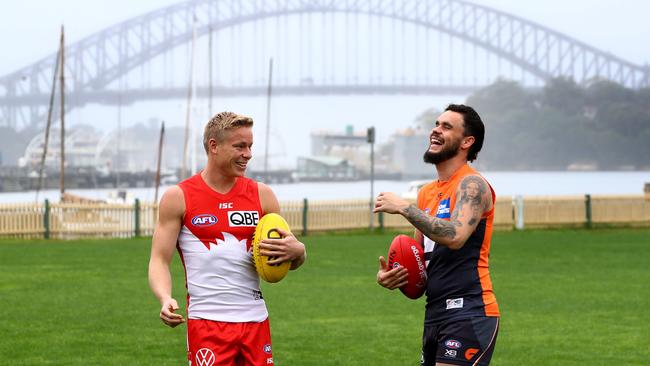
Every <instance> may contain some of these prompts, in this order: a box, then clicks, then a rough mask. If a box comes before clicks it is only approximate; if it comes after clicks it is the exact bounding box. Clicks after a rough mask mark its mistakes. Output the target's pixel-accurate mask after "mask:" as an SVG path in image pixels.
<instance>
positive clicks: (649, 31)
mask: <svg viewBox="0 0 650 366" xmlns="http://www.w3.org/2000/svg"><path fill="white" fill-rule="evenodd" d="M176 2H177V1H174V0H137V1H127V0H110V1H107V0H101V1H99V0H91V1H74V0H55V1H45V0H21V1H15V2H14V1H11V2H9V1H5V2H4V4H3V5H2V8H1V9H2V10H1V11H0V46H2V49H3V57H0V76H3V75H6V74H8V73H11V72H13V71H16V70H18V69H20V68H22V67H24V66H28V65H29V64H31V63H33V62H36V61H38V60H40V59H41V58H43V57H46V56H49V55H51V54H53V53H54V52H55V51H56V48H57V45H58V38H59V29H60V25H61V23H65V27H66V40H67V42H66V43H67V44H71V43H73V42H75V41H78V40H80V39H82V38H84V37H87V36H89V35H91V34H92V33H94V32H97V31H100V30H102V29H104V28H106V27H109V26H111V25H113V24H116V23H119V22H121V21H124V20H127V19H129V18H132V17H135V16H138V15H140V14H143V13H146V12H149V11H152V10H155V9H159V8H162V7H165V6H167V5H171V4H174V3H176ZM472 2H474V3H476V4H481V5H485V6H489V7H492V8H495V9H498V10H501V11H504V12H507V13H511V14H514V15H516V16H519V17H522V18H525V19H528V20H531V21H534V22H536V23H539V24H541V25H543V26H546V27H548V28H551V29H553V30H556V31H559V32H561V33H564V34H566V35H568V36H570V37H573V38H575V39H578V40H580V41H583V42H585V43H587V44H589V45H591V46H593V47H595V48H597V49H600V50H603V51H606V52H611V53H613V54H615V55H617V56H619V57H621V58H623V59H625V60H628V61H631V62H633V63H635V64H647V63H650V47H647V43H648V39H650V22H648V20H647V14H650V1H643V0H619V1H607V0H570V1H567V0H547V1H543V2H541V1H521V0H477V1H472ZM36 9H37V10H36ZM464 98H465V96H448V97H445V96H438V97H425V96H367V97H364V96H354V97H349V96H331V97H326V99H325V98H324V97H281V98H280V97H279V98H276V99H274V102H273V108H272V120H273V121H275V122H276V124H275V125H274V126H275V132H276V136H277V139H278V140H281V141H278V143H276V146H277V145H281V146H283V149H284V151H280V153H282V154H285V155H286V156H287V157H288V158H293V157H294V156H296V155H306V154H308V148H309V138H308V135H309V132H310V131H312V130H318V129H325V128H336V129H339V130H341V131H343V129H344V127H345V125H347V124H351V123H354V124H355V128H356V129H357V130H365V128H366V127H368V126H370V125H375V126H377V127H378V128H377V136H378V140H379V141H380V142H381V141H382V140H386V139H387V137H388V136H389V135H390V134H391V133H392V132H394V129H395V128H398V127H399V126H400V125H403V124H405V123H410V122H411V121H412V120H413V119H414V118H415V117H416V116H418V115H419V114H420V113H421V112H422V111H424V110H425V109H427V108H429V107H438V108H442V107H444V105H445V104H447V103H450V102H463V101H464ZM167 104H169V105H167V106H165V107H168V109H164V108H160V107H159V105H160V103H158V104H155V103H147V102H143V103H138V105H137V108H129V109H125V110H124V111H123V112H122V113H123V116H124V117H123V118H124V119H125V120H128V121H130V122H146V121H147V120H148V119H151V118H153V119H154V120H161V119H165V120H166V121H167V123H169V124H171V125H180V124H182V123H183V119H184V117H183V116H184V102H183V101H178V102H177V103H175V104H174V103H167ZM215 108H216V109H217V110H227V109H229V110H234V111H239V112H242V113H244V114H247V115H250V116H252V117H253V118H254V119H255V120H256V121H257V123H258V127H257V132H256V136H255V138H256V141H257V148H258V149H260V150H257V151H258V152H260V151H263V150H261V149H262V148H261V144H260V142H262V141H263V138H261V135H260V132H261V131H262V127H261V125H262V123H264V121H265V114H266V113H265V111H266V110H265V108H266V101H265V98H262V97H258V98H238V99H237V98H228V99H224V100H220V101H218V103H216V107H215ZM96 109H97V108H95V109H93V107H86V108H83V109H82V110H75V111H73V112H72V113H71V116H70V121H71V123H72V124H74V123H84V122H87V121H88V120H89V119H91V118H92V119H95V117H97V116H98V115H101V116H103V117H104V118H105V119H106V120H105V121H104V122H102V123H104V124H105V125H109V124H112V121H113V120H114V119H115V113H114V112H112V111H110V112H108V113H106V112H105V111H98V110H96ZM205 113H206V114H207V113H208V112H207V111H206V112H205ZM296 116H297V117H296ZM405 116H409V117H408V118H407V119H408V121H404V119H405ZM127 123H129V122H127ZM271 150H272V151H273V148H272V149H271ZM276 153H277V151H276Z"/></svg>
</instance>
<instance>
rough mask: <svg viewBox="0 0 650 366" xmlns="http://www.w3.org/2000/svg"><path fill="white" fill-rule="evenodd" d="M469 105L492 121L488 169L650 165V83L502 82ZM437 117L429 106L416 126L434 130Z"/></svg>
mask: <svg viewBox="0 0 650 366" xmlns="http://www.w3.org/2000/svg"><path fill="white" fill-rule="evenodd" d="M466 103H467V104H468V105H470V106H472V107H474V108H475V109H476V110H477V111H478V112H479V114H480V115H481V117H482V119H483V121H484V122H485V125H486V140H485V144H484V146H483V151H481V153H480V154H479V157H478V160H477V163H478V164H480V166H481V168H483V169H489V170H567V169H585V170H586V169H589V170H592V169H593V170H622V169H625V170H632V169H634V170H648V169H650V88H645V89H630V88H626V87H624V86H622V85H620V84H616V83H614V82H611V81H606V80H593V81H591V82H589V83H587V84H585V85H578V84H577V83H575V82H574V81H573V80H571V79H565V78H557V79H552V80H550V81H549V82H548V83H547V84H546V85H545V86H544V87H542V88H537V89H527V88H524V87H522V86H521V85H520V84H519V83H517V82H514V81H508V80H499V81H497V82H495V83H493V84H491V85H489V86H487V87H485V88H483V89H480V90H478V91H477V92H475V93H473V94H472V95H471V96H470V97H468V98H467V102H466ZM437 115H438V111H435V110H433V109H430V110H427V111H425V112H424V113H423V114H422V115H421V116H420V117H418V118H417V120H416V123H417V124H419V125H420V126H422V127H425V128H431V126H433V123H434V122H435V117H436V116H437Z"/></svg>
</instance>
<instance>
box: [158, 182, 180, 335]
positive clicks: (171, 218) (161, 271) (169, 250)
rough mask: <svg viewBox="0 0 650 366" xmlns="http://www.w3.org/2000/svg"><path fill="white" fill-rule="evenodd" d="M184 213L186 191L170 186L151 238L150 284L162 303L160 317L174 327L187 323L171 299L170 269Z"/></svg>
mask: <svg viewBox="0 0 650 366" xmlns="http://www.w3.org/2000/svg"><path fill="white" fill-rule="evenodd" d="M184 213H185V198H184V196H183V191H182V190H181V189H180V187H178V186H174V187H171V188H170V189H168V190H167V191H166V192H165V194H164V195H163V196H162V198H161V200H160V205H159V211H158V223H157V224H156V230H155V231H154V233H153V238H152V241H151V258H150V260H149V286H150V287H151V291H152V292H153V294H154V295H155V296H156V298H157V299H158V301H160V305H161V306H162V308H161V310H160V319H161V320H162V321H163V323H165V324H166V325H168V326H170V327H172V328H173V327H175V326H177V325H179V324H181V323H183V322H185V319H184V318H183V316H182V315H181V314H176V311H177V310H178V303H177V302H176V300H175V299H174V298H172V278H171V272H170V270H169V264H170V263H171V260H172V257H173V255H174V248H175V247H176V241H177V239H178V234H179V233H180V230H181V223H182V220H183V215H184Z"/></svg>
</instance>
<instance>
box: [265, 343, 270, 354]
mask: <svg viewBox="0 0 650 366" xmlns="http://www.w3.org/2000/svg"><path fill="white" fill-rule="evenodd" d="M264 353H268V354H271V345H270V344H265V345H264Z"/></svg>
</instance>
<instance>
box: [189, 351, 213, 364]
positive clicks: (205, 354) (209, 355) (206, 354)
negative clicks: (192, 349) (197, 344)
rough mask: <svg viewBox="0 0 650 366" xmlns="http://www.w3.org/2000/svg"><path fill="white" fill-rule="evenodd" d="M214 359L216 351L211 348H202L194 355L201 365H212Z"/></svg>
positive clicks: (197, 362)
mask: <svg viewBox="0 0 650 366" xmlns="http://www.w3.org/2000/svg"><path fill="white" fill-rule="evenodd" d="M214 359H215V357H214V353H213V352H212V350H211V349H209V348H201V349H200V350H198V351H196V356H194V360H195V361H196V364H197V365H199V366H212V365H214Z"/></svg>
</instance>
